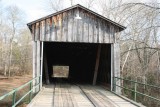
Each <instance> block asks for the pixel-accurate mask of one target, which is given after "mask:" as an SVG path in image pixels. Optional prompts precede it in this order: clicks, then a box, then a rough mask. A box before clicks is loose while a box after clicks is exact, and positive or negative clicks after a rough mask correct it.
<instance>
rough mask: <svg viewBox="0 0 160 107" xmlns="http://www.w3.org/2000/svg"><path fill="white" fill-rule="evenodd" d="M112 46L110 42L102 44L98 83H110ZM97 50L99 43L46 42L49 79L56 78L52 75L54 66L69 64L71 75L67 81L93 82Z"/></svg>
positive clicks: (53, 79) (51, 80) (45, 49)
mask: <svg viewBox="0 0 160 107" xmlns="http://www.w3.org/2000/svg"><path fill="white" fill-rule="evenodd" d="M110 48H111V45H110V44H101V53H100V61H99V68H98V76H97V83H103V84H110V79H111V78H110V72H111V67H110V66H111V58H110V57H111V49H110ZM97 50H98V44H96V43H63V42H44V53H45V54H46V58H47V65H48V75H49V81H50V82H54V81H55V80H56V78H54V77H52V75H53V72H54V71H53V66H57V65H59V66H62V65H63V66H69V76H68V79H66V81H71V82H75V83H86V84H92V82H93V76H94V71H95V63H96V56H97ZM43 65H44V64H43ZM43 68H44V67H43ZM44 72H45V70H44V69H43V74H45V73H44ZM43 82H45V75H43Z"/></svg>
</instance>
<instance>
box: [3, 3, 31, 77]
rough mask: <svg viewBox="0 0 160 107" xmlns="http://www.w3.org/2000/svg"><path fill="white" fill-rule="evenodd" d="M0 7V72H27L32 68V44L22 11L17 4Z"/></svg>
mask: <svg viewBox="0 0 160 107" xmlns="http://www.w3.org/2000/svg"><path fill="white" fill-rule="evenodd" d="M1 5H2V4H1ZM0 7H1V10H0V14H1V15H0V74H1V75H4V76H6V77H10V76H15V75H23V74H27V73H29V72H31V70H32V44H31V36H30V32H29V30H28V29H27V27H25V26H24V24H25V23H24V22H25V21H24V18H25V17H24V16H23V12H22V11H21V10H20V9H19V8H18V7H17V6H8V7H4V8H3V7H2V6H0Z"/></svg>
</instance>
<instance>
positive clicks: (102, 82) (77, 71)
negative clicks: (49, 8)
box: [28, 5, 135, 107]
mask: <svg viewBox="0 0 160 107" xmlns="http://www.w3.org/2000/svg"><path fill="white" fill-rule="evenodd" d="M28 27H29V29H30V31H31V33H32V39H33V75H34V77H37V76H40V77H41V78H40V84H41V87H40V89H39V88H36V89H35V90H34V91H35V92H37V91H39V90H41V88H42V83H43V84H46V85H44V87H45V88H42V91H40V92H39V94H38V95H37V96H36V97H35V98H34V100H33V101H32V102H31V103H30V104H29V107H34V106H35V107H40V106H45V107H47V106H49V107H52V106H54V107H94V106H96V107H119V106H121V107H134V106H135V105H133V104H131V103H130V102H128V101H126V100H124V99H122V98H120V97H118V96H116V95H115V94H113V93H111V92H110V91H112V90H116V92H117V93H120V89H119V87H117V88H116V87H113V76H116V77H120V58H119V52H120V50H119V44H118V42H117V40H118V37H119V32H120V31H122V30H124V29H125V27H123V26H121V25H119V24H118V23H115V22H113V21H111V20H109V19H107V18H105V17H103V16H101V15H99V14H97V13H95V12H93V11H91V10H89V9H87V8H85V7H83V6H81V5H75V6H72V7H70V8H67V9H64V10H62V11H59V12H56V13H54V14H51V15H49V16H46V17H44V18H41V19H38V20H36V21H33V22H31V23H29V24H28ZM57 66H59V68H58V69H60V70H62V69H61V67H62V68H63V67H65V68H66V69H67V70H66V72H68V74H67V76H66V77H65V78H64V77H63V76H58V77H56V76H54V75H55V72H57V71H56V70H55V69H54V67H57ZM58 72H61V71H58ZM35 84H37V81H35ZM117 84H119V85H120V82H119V81H117ZM100 86H102V87H103V88H102V87H100ZM105 88H106V89H108V90H110V91H107V90H105Z"/></svg>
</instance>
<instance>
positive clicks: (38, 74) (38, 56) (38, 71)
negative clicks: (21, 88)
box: [36, 40, 40, 92]
mask: <svg viewBox="0 0 160 107" xmlns="http://www.w3.org/2000/svg"><path fill="white" fill-rule="evenodd" d="M36 57H37V71H36V72H37V75H36V77H37V76H40V41H39V40H38V41H37V56H36ZM39 82H40V80H39V79H37V82H36V84H38V83H39ZM39 90H40V89H39V87H37V88H36V92H37V91H39Z"/></svg>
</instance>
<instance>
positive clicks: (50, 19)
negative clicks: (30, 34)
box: [49, 17, 53, 41]
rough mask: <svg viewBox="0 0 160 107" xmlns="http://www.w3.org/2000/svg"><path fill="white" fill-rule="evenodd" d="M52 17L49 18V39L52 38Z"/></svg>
mask: <svg viewBox="0 0 160 107" xmlns="http://www.w3.org/2000/svg"><path fill="white" fill-rule="evenodd" d="M52 29H53V28H52V17H50V18H49V41H51V40H52V33H53V32H52Z"/></svg>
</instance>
